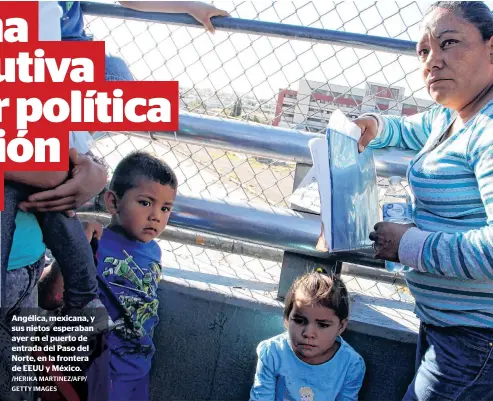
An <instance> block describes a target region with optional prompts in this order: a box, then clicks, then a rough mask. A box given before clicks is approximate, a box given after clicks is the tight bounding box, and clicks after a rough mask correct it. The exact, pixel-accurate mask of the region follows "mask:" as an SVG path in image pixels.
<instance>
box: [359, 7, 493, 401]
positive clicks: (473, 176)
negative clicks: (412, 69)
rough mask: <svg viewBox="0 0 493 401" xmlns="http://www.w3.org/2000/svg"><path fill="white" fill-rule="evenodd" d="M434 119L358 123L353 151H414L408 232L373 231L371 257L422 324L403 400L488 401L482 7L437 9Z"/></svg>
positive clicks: (489, 156) (426, 49) (491, 156)
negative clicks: (403, 288) (392, 272)
mask: <svg viewBox="0 0 493 401" xmlns="http://www.w3.org/2000/svg"><path fill="white" fill-rule="evenodd" d="M417 54H418V57H419V60H420V66H421V72H422V77H423V79H424V82H425V84H426V87H427V90H428V92H429V94H430V96H431V97H432V98H433V99H434V100H435V101H436V102H437V103H438V105H437V106H436V107H434V108H433V109H431V110H429V111H427V112H424V113H421V114H417V115H415V116H412V117H404V118H399V117H394V116H380V115H373V114H371V115H365V116H362V117H361V118H359V119H358V120H356V123H357V124H358V125H359V126H360V127H361V129H362V137H361V139H360V143H359V145H360V151H363V149H364V148H365V147H366V146H367V145H369V146H370V147H372V148H383V147H387V146H395V147H398V148H402V149H414V150H417V151H419V152H418V154H417V156H416V157H415V158H414V159H413V160H412V162H411V163H410V166H409V169H408V181H409V185H410V188H411V189H412V192H413V194H414V198H415V212H414V223H415V224H414V225H399V224H395V223H388V222H384V223H378V224H377V225H376V226H375V231H374V232H372V233H371V234H370V239H371V240H372V241H374V242H375V243H374V248H375V250H376V254H375V257H376V258H380V259H386V260H390V261H396V262H401V263H403V264H406V265H408V266H411V267H412V268H413V270H412V271H411V272H409V273H406V279H407V282H408V285H409V289H410V290H411V292H412V293H413V295H414V297H415V300H416V309H415V310H416V314H417V315H418V317H419V318H420V320H421V322H422V323H421V328H420V333H419V340H418V348H417V355H416V365H417V370H416V375H415V377H414V380H413V382H412V383H411V385H410V386H409V388H408V391H407V393H406V395H405V396H404V400H406V401H408V400H419V401H431V400H474V401H477V400H493V18H492V14H491V13H490V10H489V9H488V7H487V6H486V5H485V4H484V3H483V2H465V1H464V2H437V3H435V4H433V5H432V6H431V8H430V9H429V10H428V11H427V13H426V14H425V17H424V20H423V22H422V27H421V38H420V40H419V41H418V44H417Z"/></svg>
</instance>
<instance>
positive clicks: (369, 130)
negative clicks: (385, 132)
mask: <svg viewBox="0 0 493 401" xmlns="http://www.w3.org/2000/svg"><path fill="white" fill-rule="evenodd" d="M353 123H355V124H356V125H357V126H358V127H360V128H361V138H360V139H359V141H358V151H359V152H360V153H361V152H363V151H364V150H365V148H366V147H367V146H368V144H369V143H370V142H371V141H372V140H373V139H375V138H376V136H377V132H378V121H377V119H376V118H375V117H371V116H363V117H360V118H357V119H356V120H354V121H353Z"/></svg>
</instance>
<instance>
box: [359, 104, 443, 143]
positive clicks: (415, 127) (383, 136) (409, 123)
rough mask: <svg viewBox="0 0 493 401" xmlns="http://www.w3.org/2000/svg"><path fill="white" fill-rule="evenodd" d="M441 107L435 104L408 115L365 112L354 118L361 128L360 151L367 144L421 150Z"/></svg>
mask: <svg viewBox="0 0 493 401" xmlns="http://www.w3.org/2000/svg"><path fill="white" fill-rule="evenodd" d="M441 109H442V108H441V106H435V107H433V108H432V109H430V110H428V111H425V112H423V113H418V114H415V115H413V116H406V117H397V116H390V115H385V116H382V115H380V114H375V113H368V114H363V115H362V116H361V117H360V118H358V119H356V120H354V123H355V124H356V125H358V126H359V127H360V128H361V138H360V140H359V142H358V144H359V145H360V152H362V151H363V149H364V148H366V147H367V146H369V147H370V148H373V149H380V148H386V147H396V148H399V149H411V150H417V151H419V150H421V149H422V148H423V146H424V144H425V143H426V141H427V139H428V137H429V136H430V133H431V130H432V124H433V120H434V119H435V117H436V116H437V114H438V113H440V110H441Z"/></svg>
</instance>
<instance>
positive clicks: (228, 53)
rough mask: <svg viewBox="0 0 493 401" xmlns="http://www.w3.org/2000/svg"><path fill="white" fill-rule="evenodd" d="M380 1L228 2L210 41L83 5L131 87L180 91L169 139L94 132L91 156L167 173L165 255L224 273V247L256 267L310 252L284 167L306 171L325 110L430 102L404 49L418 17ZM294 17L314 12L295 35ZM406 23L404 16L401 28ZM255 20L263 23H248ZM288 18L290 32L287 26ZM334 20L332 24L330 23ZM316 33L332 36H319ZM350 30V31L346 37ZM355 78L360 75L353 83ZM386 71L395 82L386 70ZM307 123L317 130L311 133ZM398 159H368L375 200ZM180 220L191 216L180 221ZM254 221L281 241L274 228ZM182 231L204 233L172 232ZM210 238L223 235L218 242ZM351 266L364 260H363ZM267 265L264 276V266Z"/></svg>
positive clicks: (177, 23) (192, 30) (176, 22)
mask: <svg viewBox="0 0 493 401" xmlns="http://www.w3.org/2000/svg"><path fill="white" fill-rule="evenodd" d="M224 4H225V3H220V4H219V6H220V7H225V5H224ZM392 4H393V3H388V4H387V5H386V6H385V7H382V6H380V5H379V4H378V3H373V4H371V5H368V4H367V5H366V6H358V5H356V3H354V4H349V5H348V3H343V2H339V3H330V4H325V5H324V6H323V7H322V8H324V10H323V11H321V10H318V9H317V7H315V5H314V4H313V3H311V2H307V3H305V4H296V5H294V4H291V3H289V2H285V3H283V6H282V9H281V6H280V5H278V4H277V3H273V4H270V5H266V6H262V8H261V9H260V8H258V7H260V6H258V5H255V4H254V3H246V2H245V3H240V4H233V5H232V6H231V7H230V8H229V9H227V11H229V12H230V13H231V15H233V16H234V17H235V18H215V19H214V20H213V23H214V24H215V27H216V29H217V33H216V35H215V36H214V37H211V36H210V35H208V34H206V33H204V32H203V31H202V30H200V29H197V28H196V27H197V26H198V23H197V22H196V21H195V20H194V19H193V18H191V17H189V16H186V15H176V14H175V15H167V14H157V13H140V12H137V11H132V10H127V9H123V8H122V7H120V6H114V5H111V4H94V3H84V5H83V7H84V10H85V13H86V14H87V15H90V16H88V17H87V20H88V26H89V30H90V31H91V32H92V33H93V34H94V36H95V38H96V39H97V40H105V41H106V42H107V48H108V49H109V50H110V51H111V52H113V53H116V54H117V55H119V56H121V57H122V58H124V59H125V60H126V61H127V63H128V65H129V66H130V68H131V70H132V72H133V73H134V75H135V76H136V78H137V79H146V80H153V79H158V80H179V81H180V99H181V109H182V112H181V114H180V129H179V131H178V132H176V133H166V132H153V133H139V134H137V133H131V134H111V135H109V134H102V135H101V136H100V138H99V140H98V141H97V143H96V146H95V152H96V153H99V155H100V156H102V157H104V158H105V159H106V161H107V162H108V164H109V165H110V166H112V167H114V166H115V165H116V163H117V162H118V160H119V159H120V158H121V157H123V156H124V155H125V154H127V153H128V152H130V151H131V150H134V149H142V148H147V149H148V150H150V151H151V152H153V153H155V154H157V155H159V156H160V157H163V158H165V159H166V161H167V162H168V163H169V164H170V165H171V166H172V167H173V168H174V169H175V171H176V172H177V174H178V176H179V180H180V191H181V193H182V194H183V196H181V197H180V198H179V200H178V202H177V207H176V209H175V213H174V215H173V217H172V219H171V220H170V223H171V224H172V225H174V226H175V227H171V230H169V231H170V232H171V234H169V233H168V234H167V235H168V236H167V238H168V240H171V241H172V242H170V244H171V245H170V249H171V248H172V249H173V252H174V253H176V252H177V249H179V250H180V251H179V252H178V253H180V252H181V251H183V252H182V254H183V255H187V256H186V257H188V256H190V257H191V258H192V259H195V258H197V257H199V256H200V255H202V256H204V257H205V259H207V260H209V261H210V262H212V261H213V260H214V262H215V261H216V260H217V255H216V256H210V252H211V251H209V250H206V249H201V246H203V245H204V246H208V245H210V246H211V247H215V248H216V249H218V251H217V252H219V253H220V254H221V256H220V257H219V259H220V260H222V261H224V262H225V263H227V260H228V258H229V256H228V255H229V250H231V251H233V252H235V251H236V250H238V249H240V252H244V253H245V254H247V255H251V256H253V257H259V256H260V257H262V255H264V256H265V255H268V256H267V257H266V259H269V260H273V261H274V263H279V253H278V250H283V249H284V250H294V251H296V252H301V253H306V254H312V255H313V254H316V255H320V254H319V253H318V252H316V251H315V250H314V244H315V243H316V242H313V241H312V240H313V239H314V238H315V237H317V238H318V234H319V226H318V227H317V222H316V221H315V220H314V221H312V220H311V218H308V219H306V218H305V216H304V215H302V214H299V213H297V212H294V211H291V210H289V209H288V208H289V204H290V202H289V196H290V195H291V193H292V190H293V182H294V177H295V169H296V163H306V164H309V163H311V158H310V154H309V151H308V148H307V143H308V140H309V139H311V138H312V137H314V136H315V135H317V133H318V132H321V131H322V130H323V125H324V121H326V119H327V118H328V113H329V112H330V111H331V110H333V109H334V108H341V109H342V110H343V111H344V112H345V113H347V114H348V115H358V114H360V113H362V112H365V111H380V112H383V113H390V114H406V113H407V114H409V113H410V112H411V111H414V112H416V111H420V110H423V109H426V107H428V106H429V105H431V102H430V101H429V100H427V99H423V98H422V96H421V94H420V93H421V90H422V85H421V84H417V83H416V82H417V81H416V79H415V78H416V71H417V63H416V60H415V58H411V57H409V56H410V55H414V42H412V41H411V40H409V39H411V36H410V35H411V33H412V32H411V31H412V30H413V29H416V26H417V23H418V21H419V20H420V18H421V11H420V9H419V5H418V3H416V2H408V3H399V5H397V3H396V4H394V5H392ZM317 6H319V5H318V4H317ZM256 7H257V8H256ZM348 7H349V8H351V7H352V8H353V11H354V12H349V11H348V10H347V9H348ZM358 7H359V8H358ZM308 8H315V11H312V14H317V13H318V18H314V19H312V20H311V21H310V22H309V23H307V24H305V25H316V26H303V25H304V24H303V21H302V20H303V19H304V18H305V14H304V12H305V11H306V10H307V9H308ZM288 9H291V10H293V12H289V10H288ZM411 11H412V12H411ZM350 14H351V15H350ZM411 14H416V15H415V17H413V18H412V21H411V22H408V21H409V18H410V15H411ZM372 15H373V17H375V15H376V16H377V17H378V16H380V20H378V18H373V19H372V18H370V16H372ZM264 16H268V17H269V19H270V20H271V21H259V19H262V18H263V17H264ZM108 17H109V18H108ZM236 17H240V18H236ZM241 17H243V18H241ZM335 17H337V18H335ZM295 18H298V19H299V21H300V22H299V23H298V24H296V23H293V22H296V21H293V19H295ZM396 18H401V19H402V23H401V25H402V26H401V28H400V29H394V28H395V26H394V27H392V26H391V25H392V24H390V25H389V24H388V23H387V22H388V21H391V20H395V19H396ZM334 20H339V21H340V26H337V24H335V25H336V26H334V23H333V21H334ZM370 20H371V21H373V22H372V25H371V26H368V21H370ZM274 21H275V22H274ZM375 21H376V22H375ZM394 25H395V24H394ZM327 26H330V27H331V28H332V29H324V28H327ZM350 28H354V30H356V31H359V32H348V31H349V30H350ZM224 31H227V32H224ZM390 31H392V32H390ZM372 33H375V34H373V35H372ZM376 34H378V35H385V36H388V37H383V36H376ZM390 36H396V37H399V39H396V38H392V37H390ZM403 39H405V40H403ZM322 46H323V50H324V52H325V53H326V55H324V57H321V54H322V53H323V52H321V51H320V49H322ZM353 48H356V49H362V50H354V49H353ZM286 53H290V55H291V56H290V58H289V59H286V56H285V54H286ZM389 53H392V54H389ZM396 54H399V55H396ZM317 63H318V64H317ZM230 64H231V65H232V67H231V68H230V67H229V65H230ZM367 64H368V65H372V69H371V71H367V70H366V68H367ZM294 66H296V68H294ZM334 66H335V67H337V68H335V67H334ZM373 67H374V68H373ZM235 68H236V70H235ZM355 69H359V70H361V71H362V73H359V76H358V77H357V76H356V75H358V74H353V72H354V71H356V70H355ZM396 69H397V70H400V71H401V73H400V75H398V74H397V75H396V74H395V73H394V72H392V73H388V71H391V70H392V71H393V70H396ZM219 76H221V77H219ZM367 82H371V83H372V84H371V85H370V84H368V83H367ZM373 83H374V84H375V85H373ZM240 84H241V85H240ZM297 84H298V88H296V85H297ZM372 85H373V86H372ZM245 88H246V89H245ZM306 88H308V91H307V90H306ZM420 97H421V98H420ZM371 108H373V109H371ZM369 109H371V110H369ZM238 111H239V112H238ZM199 114H200V115H199ZM292 114H293V115H294V116H291V115H292ZM321 116H322V117H321ZM300 119H301V123H300ZM310 119H311V120H318V121H315V122H314V123H313V124H312V123H311V122H310ZM252 122H254V123H252ZM272 125H277V126H278V127H273V126H272ZM306 131H310V132H306ZM411 157H412V152H406V151H398V150H396V149H392V150H389V149H386V150H381V151H377V152H376V159H377V169H378V174H379V177H380V179H379V183H380V184H381V188H382V190H383V189H384V188H385V186H386V185H387V181H386V179H385V177H388V176H391V175H401V176H403V175H404V173H405V169H406V165H407V163H408V161H409V160H410V158H411ZM185 194H186V195H185ZM188 194H193V196H189V195H188ZM211 197H215V200H211ZM240 213H241V214H244V216H248V217H249V219H248V220H249V221H250V222H256V223H258V225H254V226H253V227H251V231H252V232H253V231H255V232H256V233H257V234H256V235H257V236H255V235H253V236H252V235H250V233H249V232H247V231H244V232H241V230H239V231H236V232H235V231H234V230H238V229H239V228H241V227H242V225H243V226H245V221H246V220H242V219H241V218H240V217H238V216H237V214H240ZM245 213H246V214H245ZM190 216H193V217H194V218H193V219H189V220H188V221H187V222H185V221H186V218H187V217H190ZM211 217H215V218H213V219H211ZM266 218H268V219H274V220H272V221H276V222H279V227H282V228H283V230H284V229H286V230H287V231H276V230H275V229H274V228H273V226H272V224H266V220H265V219H266ZM192 221H193V223H192ZM295 226H297V227H295ZM316 227H317V228H316ZM183 228H186V229H187V230H192V229H193V230H197V231H201V232H202V233H203V232H206V233H207V234H197V232H195V233H190V232H189V233H188V234H187V235H184V234H183V232H185V231H187V230H183ZM317 231H318V232H317ZM259 232H260V233H265V235H264V236H263V235H261V234H258V233H259ZM280 232H282V235H279V233H280ZM197 235H200V236H201V239H200V241H198V240H196V237H197ZM202 235H204V236H202ZM206 235H209V236H210V237H206ZM218 235H221V236H224V235H226V236H228V237H229V238H228V239H224V240H221V239H220V237H218ZM204 238H208V239H207V240H205V239H204ZM273 238H274V239H275V240H274V239H273ZM281 238H282V239H281ZM239 239H248V240H249V241H253V242H256V243H257V244H260V245H261V246H262V247H260V248H256V247H255V246H253V244H250V245H252V248H249V246H250V245H248V244H245V247H243V249H241V248H242V247H241V246H236V245H238V244H240V243H241V241H239ZM163 241H164V240H163ZM174 241H179V242H181V244H178V242H174ZM194 243H195V245H193V244H194ZM219 243H220V244H222V245H219ZM235 244H236V245H235ZM265 246H266V247H265ZM197 247H198V248H199V249H196V248H197ZM264 247H265V248H264ZM272 247H274V248H272ZM259 249H260V253H259ZM263 249H264V250H267V251H266V252H263ZM357 256H358V257H362V258H363V259H360V261H361V260H364V261H365V263H366V262H367V263H369V264H371V263H372V261H371V260H370V259H369V258H367V256H368V255H357ZM365 257H366V258H367V259H366V260H365V259H364V258H365ZM353 261H354V259H353ZM249 263H250V261H248V262H245V266H247V265H248V264H249ZM255 263H256V262H255ZM269 266H270V267H267V268H266V269H265V271H269V270H272V265H271V264H269ZM275 280H276V277H273V281H275Z"/></svg>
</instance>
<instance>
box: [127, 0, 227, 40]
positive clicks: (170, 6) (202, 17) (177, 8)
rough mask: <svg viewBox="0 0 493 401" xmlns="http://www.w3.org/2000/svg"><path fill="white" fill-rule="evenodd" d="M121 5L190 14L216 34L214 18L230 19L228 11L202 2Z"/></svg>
mask: <svg viewBox="0 0 493 401" xmlns="http://www.w3.org/2000/svg"><path fill="white" fill-rule="evenodd" d="M119 3H120V4H121V5H122V6H123V7H126V8H131V9H133V10H137V11H144V12H158V13H170V14H178V13H184V14H190V15H191V16H192V17H193V18H195V19H196V20H197V21H198V22H200V23H201V24H202V25H204V26H205V28H206V30H207V31H209V32H211V33H214V32H215V29H214V26H213V25H212V23H211V18H212V17H229V13H228V12H227V11H224V10H220V9H219V8H216V7H214V6H213V5H211V4H206V3H202V2H201V1H119Z"/></svg>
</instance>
